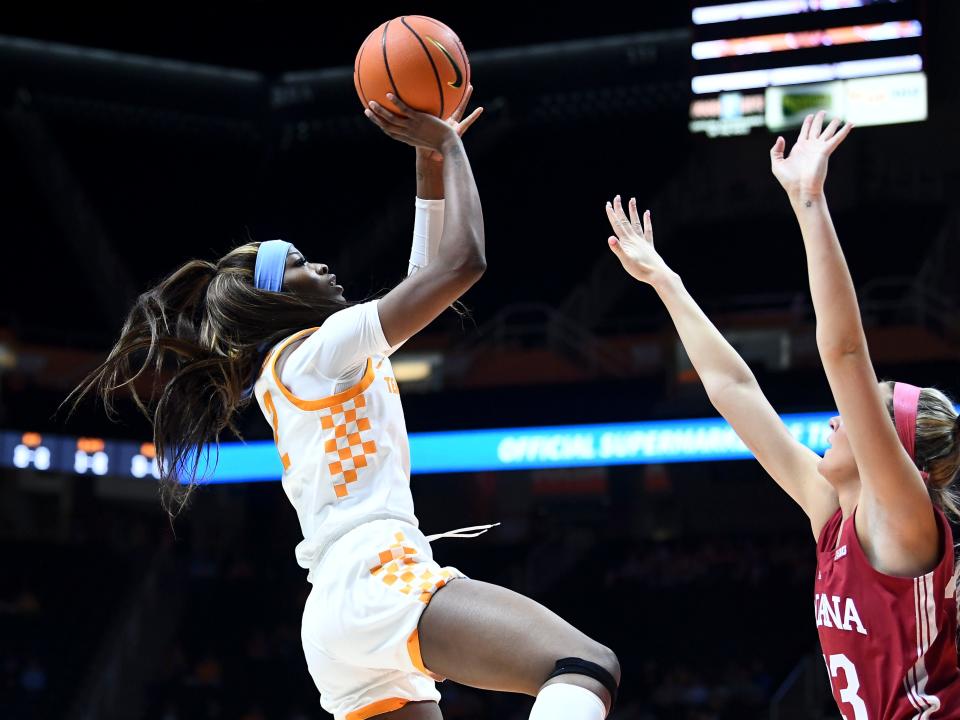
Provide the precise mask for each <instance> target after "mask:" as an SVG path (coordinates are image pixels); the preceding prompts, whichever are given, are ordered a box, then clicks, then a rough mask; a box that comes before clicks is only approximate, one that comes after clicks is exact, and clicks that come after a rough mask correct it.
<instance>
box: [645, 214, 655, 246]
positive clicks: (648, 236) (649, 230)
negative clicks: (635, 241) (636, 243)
mask: <svg viewBox="0 0 960 720" xmlns="http://www.w3.org/2000/svg"><path fill="white" fill-rule="evenodd" d="M643 239H644V240H646V241H647V242H648V243H650V247H653V213H651V212H650V211H649V210H647V211H646V212H645V213H643Z"/></svg>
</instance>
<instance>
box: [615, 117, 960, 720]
mask: <svg viewBox="0 0 960 720" xmlns="http://www.w3.org/2000/svg"><path fill="white" fill-rule="evenodd" d="M851 127H852V126H850V125H846V126H844V127H843V128H840V124H839V122H838V121H836V120H834V121H833V122H831V123H830V124H829V125H828V126H827V127H826V128H825V129H824V127H823V113H818V114H817V115H815V116H814V115H811V116H808V117H807V118H806V120H805V121H804V124H803V127H802V128H801V130H800V136H799V138H798V140H797V142H796V144H795V145H794V147H793V149H792V151H791V153H790V155H789V156H785V155H784V149H785V143H784V140H783V138H778V139H777V142H776V144H775V145H774V147H773V148H772V149H771V151H770V157H771V164H772V169H773V173H774V175H775V176H776V178H777V180H779V181H780V184H781V185H782V186H783V188H784V189H785V190H786V191H787V194H788V196H789V198H790V202H791V205H792V207H793V209H794V212H795V213H796V215H797V219H798V221H799V223H800V229H801V232H802V234H803V240H804V246H805V248H806V255H807V264H808V268H809V275H810V291H811V295H812V298H813V304H814V309H815V311H816V316H817V347H818V349H819V351H820V358H821V360H822V362H823V366H824V369H825V370H826V374H827V380H828V381H829V383H830V388H831V390H832V392H833V397H834V399H835V401H836V403H837V406H838V407H839V409H840V417H836V418H833V419H832V420H831V422H830V426H831V429H832V431H833V432H832V433H831V435H830V445H831V447H830V449H829V450H828V451H827V452H826V454H825V455H824V457H823V458H820V457H819V456H817V455H816V454H815V453H813V452H812V451H811V450H809V449H807V448H806V447H804V446H803V445H801V444H800V443H799V442H798V441H797V440H795V439H794V438H793V436H792V435H791V434H790V432H789V431H788V429H787V428H786V426H784V424H783V423H782V422H781V421H780V419H779V417H778V415H777V413H776V411H775V410H774V409H773V407H772V406H771V405H770V403H769V402H768V401H767V399H766V397H765V396H764V395H763V392H762V391H761V389H760V387H759V385H758V384H757V381H756V378H755V377H754V375H753V373H752V372H751V371H750V368H749V367H747V365H746V363H744V362H743V359H742V358H740V356H739V355H738V354H737V352H736V351H735V350H734V349H733V347H731V346H730V344H729V343H728V342H727V341H726V340H725V339H724V338H723V336H722V335H721V334H720V332H719V331H718V330H717V329H716V327H714V325H713V324H712V323H711V322H710V320H709V319H708V318H707V316H706V315H705V314H704V313H703V311H702V310H701V309H700V308H699V306H698V305H697V304H696V302H695V301H694V300H693V298H692V297H691V296H690V294H689V293H688V292H687V290H686V289H685V288H684V286H683V283H682V282H681V280H680V277H679V276H678V275H677V274H676V273H675V272H673V271H672V270H671V269H670V268H669V267H668V266H667V265H666V263H665V262H664V261H663V259H662V258H661V257H660V255H659V254H658V253H657V252H656V250H655V249H654V246H653V228H652V224H651V218H650V212H649V211H647V212H646V213H645V214H644V216H643V218H641V217H640V216H639V214H638V212H637V206H636V202H635V201H634V200H631V201H630V206H629V217H628V215H627V213H625V212H624V210H623V208H622V206H621V203H620V197H619V196H617V197H616V198H615V199H614V202H613V203H612V204H611V203H607V216H608V219H609V220H610V224H611V226H612V228H613V231H614V236H612V237H610V238H609V240H608V242H609V245H610V248H611V249H612V250H613V252H614V254H615V255H616V256H617V258H618V259H619V260H620V261H621V263H622V264H623V266H624V269H625V270H626V271H627V272H628V273H630V274H631V275H632V276H633V277H635V278H636V279H637V280H640V281H641V282H644V283H647V284H649V285H650V286H651V287H653V288H654V290H656V292H657V294H658V295H659V297H660V299H661V300H662V301H663V303H664V305H665V306H666V308H667V310H668V311H669V313H670V316H671V318H672V320H673V322H674V324H675V325H676V328H677V331H678V333H679V335H680V339H681V341H682V342H683V344H684V347H685V348H686V350H687V354H688V355H689V356H690V360H691V361H692V363H693V365H694V367H695V368H696V370H697V372H698V373H699V375H700V378H701V380H702V381H703V384H704V387H705V388H706V390H707V394H708V395H709V397H710V400H711V402H712V403H713V405H714V407H716V408H717V410H718V411H719V412H720V413H721V414H722V415H723V416H724V418H726V419H727V421H729V422H730V424H731V426H732V427H733V428H734V430H735V431H736V432H737V434H738V435H739V436H740V438H741V439H742V440H743V441H744V443H745V444H746V445H747V447H749V448H750V450H751V452H753V454H754V455H755V456H756V457H757V459H758V460H759V461H760V463H761V464H762V465H763V467H764V469H766V470H767V472H768V473H770V475H771V476H772V477H773V479H774V480H776V482H777V483H778V484H779V485H780V486H781V487H782V488H783V489H784V490H785V491H786V492H787V493H788V494H789V495H790V497H792V498H793V499H794V500H795V501H796V502H797V503H798V504H799V505H800V506H801V507H802V508H803V510H804V511H805V512H806V514H807V517H808V518H809V519H810V525H811V529H812V530H813V534H814V537H815V538H817V578H816V583H815V595H814V610H815V618H816V623H817V629H818V631H819V634H820V642H821V645H822V648H823V655H824V661H825V663H826V666H827V671H828V673H829V675H830V682H831V685H832V688H833V695H834V698H835V699H836V701H837V705H838V707H839V708H840V711H841V713H842V714H843V716H844V718H845V720H906V719H907V718H914V719H916V720H960V671H958V668H957V641H956V633H957V601H956V583H957V578H956V575H955V574H954V555H953V552H954V551H953V535H952V533H951V531H950V525H949V524H948V522H947V519H946V516H945V514H944V511H946V512H949V513H950V514H951V515H953V517H954V518H960V512H958V502H957V496H956V495H955V492H956V484H957V480H958V475H960V440H958V435H960V419H958V417H957V412H956V410H955V409H954V407H953V403H952V402H951V401H950V400H949V398H947V397H946V396H945V395H944V394H943V393H941V392H940V391H938V390H936V389H934V388H923V389H921V388H917V387H914V386H912V385H907V384H904V383H886V382H885V383H878V382H877V377H876V374H875V373H874V370H873V366H872V365H871V362H870V356H869V352H868V350H867V343H866V337H865V335H864V332H863V327H862V325H861V321H860V310H859V308H858V306H857V299H856V294H855V292H854V289H853V283H852V281H851V279H850V274H849V271H848V270H847V266H846V262H845V260H844V257H843V252H842V250H841V249H840V244H839V241H838V240H837V235H836V232H835V230H834V228H833V222H832V220H831V218H830V214H829V212H828V210H827V204H826V199H825V197H824V193H823V185H824V181H825V179H826V174H827V163H828V159H829V157H830V155H831V154H832V153H833V151H834V150H835V149H836V148H837V147H838V146H839V145H840V143H841V142H843V140H844V138H845V137H846V136H847V135H848V134H849V132H850V130H851ZM841 417H842V420H841Z"/></svg>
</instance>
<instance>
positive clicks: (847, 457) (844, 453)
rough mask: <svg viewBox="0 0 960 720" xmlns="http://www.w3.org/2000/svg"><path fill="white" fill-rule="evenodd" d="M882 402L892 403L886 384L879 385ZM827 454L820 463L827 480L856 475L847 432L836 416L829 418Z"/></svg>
mask: <svg viewBox="0 0 960 720" xmlns="http://www.w3.org/2000/svg"><path fill="white" fill-rule="evenodd" d="M879 385H880V394H881V395H882V396H883V401H884V403H885V404H886V405H889V404H890V403H891V401H892V397H891V394H892V390H891V389H890V386H889V385H888V384H887V383H879ZM827 444H828V445H829V447H828V448H827V452H825V453H824V455H823V460H821V461H820V474H821V475H823V476H824V477H825V478H827V480H830V481H831V482H835V481H838V480H842V479H844V478H849V477H853V476H856V475H857V461H856V460H855V459H854V457H853V450H852V449H851V448H850V441H849V439H848V438H847V431H846V428H845V427H844V425H843V419H842V418H841V417H840V416H839V415H837V416H835V417H832V418H830V435H829V436H828V437H827Z"/></svg>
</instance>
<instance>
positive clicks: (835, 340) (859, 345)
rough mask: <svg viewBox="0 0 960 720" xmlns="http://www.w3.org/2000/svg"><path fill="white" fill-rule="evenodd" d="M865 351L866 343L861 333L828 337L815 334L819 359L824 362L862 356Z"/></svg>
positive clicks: (818, 333) (819, 333) (822, 334)
mask: <svg viewBox="0 0 960 720" xmlns="http://www.w3.org/2000/svg"><path fill="white" fill-rule="evenodd" d="M866 349H867V341H866V338H864V336H863V333H843V334H841V335H838V336H828V335H827V334H825V333H821V332H819V331H818V332H817V350H818V351H819V352H820V359H821V360H823V361H825V362H827V361H830V360H842V359H844V358H848V357H852V356H859V355H863V354H864V353H865V351H866Z"/></svg>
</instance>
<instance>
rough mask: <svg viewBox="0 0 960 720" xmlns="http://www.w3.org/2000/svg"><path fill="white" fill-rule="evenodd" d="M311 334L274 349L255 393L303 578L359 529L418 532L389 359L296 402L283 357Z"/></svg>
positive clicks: (375, 360) (377, 359) (379, 358)
mask: <svg viewBox="0 0 960 720" xmlns="http://www.w3.org/2000/svg"><path fill="white" fill-rule="evenodd" d="M315 330H317V328H312V329H308V330H303V331H301V332H299V333H297V334H295V335H292V336H291V337H289V338H287V339H286V340H285V341H284V342H282V343H280V345H278V346H277V347H276V348H274V349H273V351H272V352H271V353H270V356H269V357H268V359H267V362H266V363H265V365H264V368H263V371H262V372H261V373H260V377H259V378H258V379H257V382H256V385H255V386H254V393H255V395H256V398H257V402H258V403H259V405H260V409H261V410H262V411H263V414H264V416H265V417H266V418H267V420H268V421H269V422H270V423H271V425H272V426H273V439H274V442H275V443H276V445H277V451H278V452H279V454H280V460H281V463H282V464H283V481H282V483H283V489H284V492H286V494H287V497H288V498H289V499H290V502H291V503H292V504H293V506H294V508H295V509H296V511H297V517H298V518H299V520H300V528H301V530H302V531H303V538H304V539H303V541H302V542H301V543H300V544H299V545H297V550H296V556H297V562H298V563H299V564H300V565H301V566H302V567H304V568H307V569H308V570H310V569H312V567H313V565H314V564H315V562H316V560H317V559H318V558H319V556H320V555H321V553H322V552H323V551H324V550H325V549H326V546H327V545H328V544H329V543H330V542H332V541H333V540H336V539H337V538H338V537H340V536H341V535H343V533H344V532H346V531H347V530H349V529H351V528H353V527H356V526H357V525H359V524H361V523H363V522H366V521H368V520H375V519H380V518H395V519H398V520H403V521H405V522H409V523H411V524H413V525H414V526H416V525H417V519H416V517H415V516H414V514H413V498H412V496H411V494H410V448H409V445H408V442H407V429H406V423H405V422H404V418H403V408H402V407H401V403H400V392H399V390H398V388H397V382H396V380H395V379H394V376H393V369H392V367H391V365H390V360H389V358H387V357H386V356H385V355H374V356H372V357H368V358H367V364H366V371H365V372H364V374H363V376H362V377H361V379H360V380H359V381H358V382H357V383H356V384H355V385H353V386H351V387H349V388H347V389H346V390H343V391H342V392H338V393H336V394H335V395H331V396H329V397H325V398H322V399H319V400H315V399H310V400H307V399H301V398H298V397H297V396H295V395H294V394H293V393H291V392H290V390H289V389H288V388H286V387H285V386H284V385H283V383H282V382H281V380H280V375H279V374H278V372H277V359H278V358H279V356H280V354H281V353H282V352H283V350H284V349H286V348H287V347H288V346H289V345H290V344H291V343H294V342H296V341H298V340H301V339H303V338H305V337H306V336H308V335H310V334H311V333H313V332H314V331H315ZM308 577H309V576H308ZM310 579H311V580H312V577H311V578H310Z"/></svg>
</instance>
